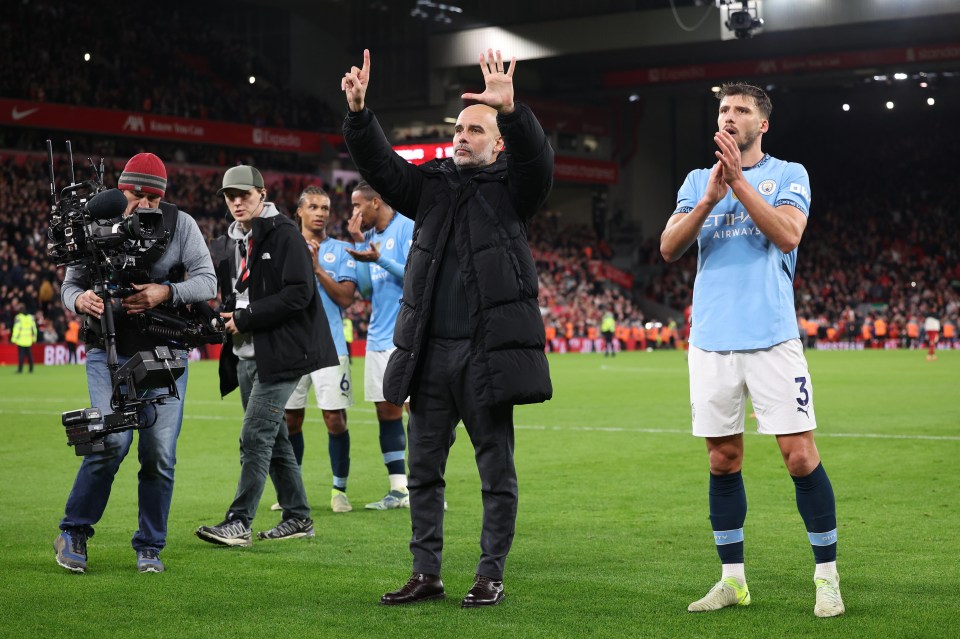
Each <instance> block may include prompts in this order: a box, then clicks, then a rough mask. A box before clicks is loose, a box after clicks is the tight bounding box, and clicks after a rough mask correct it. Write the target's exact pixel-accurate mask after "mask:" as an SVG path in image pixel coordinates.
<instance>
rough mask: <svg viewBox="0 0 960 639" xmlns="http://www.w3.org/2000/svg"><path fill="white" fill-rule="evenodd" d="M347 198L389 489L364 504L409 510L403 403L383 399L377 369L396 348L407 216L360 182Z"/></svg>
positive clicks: (408, 238) (367, 380)
mask: <svg viewBox="0 0 960 639" xmlns="http://www.w3.org/2000/svg"><path fill="white" fill-rule="evenodd" d="M351 200H352V202H353V217H352V218H350V223H349V224H348V227H347V228H348V229H349V231H350V235H351V237H352V239H353V241H354V243H355V248H354V249H353V250H351V249H348V252H349V253H350V255H352V256H353V257H354V258H356V260H357V262H358V264H357V275H358V279H359V284H360V293H361V295H363V296H364V297H365V298H369V299H370V307H371V313H370V324H369V326H368V328H367V353H366V358H365V362H364V374H363V380H364V399H366V400H367V401H369V402H374V404H375V405H376V407H377V421H379V422H380V451H381V452H382V453H383V463H384V464H385V465H386V467H387V475H388V476H389V479H390V490H389V492H387V494H386V495H385V496H384V497H383V499H381V500H380V501H375V502H373V503H370V504H367V506H366V507H367V509H369V510H390V509H393V508H409V507H410V493H409V492H408V491H407V471H406V465H405V456H406V453H405V451H406V448H407V437H406V433H405V432H404V429H403V407H401V406H397V405H395V404H391V403H390V402H388V401H386V400H385V399H384V396H383V373H384V371H385V370H386V368H387V362H388V361H389V359H390V354H391V353H392V352H393V351H394V350H396V347H395V346H394V345H393V329H394V325H395V324H396V323H397V315H398V314H399V313H400V297H401V296H402V295H403V268H404V265H405V264H406V263H407V254H408V253H409V252H410V247H411V246H412V245H413V220H411V219H409V218H406V217H404V216H403V215H401V214H399V213H398V212H397V211H395V210H393V208H392V207H391V206H390V205H389V204H387V203H386V202H384V201H383V199H382V198H381V197H380V194H379V193H377V192H376V191H374V190H373V188H372V187H371V186H370V185H369V184H367V183H366V182H365V181H361V182H360V183H359V184H357V186H356V188H355V189H354V190H353V194H352V195H351Z"/></svg>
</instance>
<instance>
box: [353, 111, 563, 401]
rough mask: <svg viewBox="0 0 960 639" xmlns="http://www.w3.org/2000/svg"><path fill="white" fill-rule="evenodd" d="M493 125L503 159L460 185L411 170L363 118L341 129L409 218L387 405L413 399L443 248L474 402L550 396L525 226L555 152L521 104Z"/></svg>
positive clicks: (548, 179)
mask: <svg viewBox="0 0 960 639" xmlns="http://www.w3.org/2000/svg"><path fill="white" fill-rule="evenodd" d="M497 125H498V127H499V129H500V133H501V135H502V136H503V139H504V142H505V145H506V149H507V151H505V152H503V153H501V154H500V156H499V157H498V158H497V160H496V162H494V163H493V164H491V165H489V166H487V167H485V168H483V169H481V170H480V171H478V172H476V174H474V175H473V176H472V177H471V179H470V180H469V181H467V182H466V183H465V184H461V181H460V177H459V175H458V174H457V168H456V166H455V165H454V163H453V160H452V159H444V160H434V161H431V162H428V163H426V164H423V165H421V166H419V167H415V166H413V165H411V164H408V163H407V162H405V161H404V160H403V159H402V158H400V156H398V155H397V154H396V153H394V152H393V150H392V149H391V148H390V144H389V143H388V142H387V139H386V137H385V136H384V134H383V130H382V129H381V128H380V124H379V123H378V122H377V120H376V118H375V117H374V116H373V113H372V112H370V111H369V110H366V109H365V110H364V111H361V112H360V113H356V114H350V115H348V116H347V119H346V121H345V122H344V126H343V133H344V139H345V140H346V143H347V147H348V148H349V149H350V154H351V155H352V156H353V160H354V162H355V163H356V165H357V167H358V169H359V170H360V174H361V175H363V177H364V179H366V180H367V181H368V182H369V183H370V185H371V186H373V188H374V189H376V190H377V191H378V192H379V193H380V195H381V196H383V198H384V200H386V202H387V203H389V204H390V205H391V206H393V207H394V208H395V209H397V210H398V211H400V212H401V213H402V214H405V215H407V216H408V217H409V216H411V215H414V214H415V215H416V217H415V218H414V221H415V225H414V232H413V247H412V248H411V249H410V255H409V256H408V257H407V265H406V269H405V271H404V280H403V299H402V300H401V302H400V303H401V308H400V315H399V317H398V318H397V325H396V328H395V330H394V338H393V341H394V343H395V344H396V346H397V350H396V351H395V352H394V353H393V355H392V356H391V357H390V363H389V364H388V365H387V370H386V374H385V376H384V381H383V389H384V395H385V397H386V399H387V400H388V401H390V402H393V403H396V404H399V403H402V402H403V400H404V398H406V397H407V396H409V395H414V396H415V393H416V377H417V376H416V373H417V364H418V361H419V358H420V353H421V351H422V348H423V345H424V339H425V335H426V334H427V333H426V330H427V322H428V321H429V319H430V308H431V303H432V301H433V297H434V286H435V285H436V282H437V275H438V273H439V267H440V259H441V258H442V256H443V252H444V248H445V247H446V243H447V242H448V241H453V242H456V249H457V259H458V261H459V263H460V276H461V278H462V281H463V284H464V288H465V290H466V295H467V304H468V306H469V314H470V329H471V341H472V358H471V362H470V365H471V366H472V367H474V370H473V372H474V373H475V375H474V376H473V377H474V379H476V380H477V387H476V389H475V393H476V397H477V398H478V399H479V401H480V403H481V404H482V405H484V406H494V405H505V404H532V403H536V402H543V401H546V400H548V399H550V397H551V396H552V395H553V388H552V386H551V384H550V371H549V368H548V366H547V358H546V355H544V345H545V342H546V338H545V336H544V330H543V320H542V319H541V317H540V308H539V305H538V303H537V292H538V284H537V271H536V267H535V265H534V261H533V256H532V255H531V253H530V246H529V245H528V243H527V227H526V221H527V220H528V219H529V218H530V217H531V216H533V214H534V213H536V212H537V211H538V210H539V209H540V207H541V206H542V205H543V203H544V201H545V200H546V198H547V195H548V194H549V193H550V188H551V186H552V184H553V149H552V148H551V147H550V145H549V143H548V142H547V140H546V137H545V136H544V134H543V129H542V128H541V127H540V123H539V122H537V119H536V118H535V117H534V115H533V113H532V112H531V111H530V109H529V108H527V107H526V106H524V105H522V104H519V103H518V104H517V105H516V110H515V111H514V112H513V113H511V114H510V115H508V116H506V117H501V116H498V117H497ZM454 220H456V224H455V225H453V224H452V222H453V221H454ZM451 228H455V229H456V232H455V233H454V234H451V233H450V229H451Z"/></svg>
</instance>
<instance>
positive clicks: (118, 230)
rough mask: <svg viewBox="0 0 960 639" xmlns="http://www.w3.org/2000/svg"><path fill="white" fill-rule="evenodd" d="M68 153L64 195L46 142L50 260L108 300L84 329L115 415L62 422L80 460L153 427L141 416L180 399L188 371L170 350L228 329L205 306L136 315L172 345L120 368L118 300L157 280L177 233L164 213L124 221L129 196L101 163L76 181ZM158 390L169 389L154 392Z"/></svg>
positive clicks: (94, 412)
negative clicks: (153, 275) (80, 274)
mask: <svg viewBox="0 0 960 639" xmlns="http://www.w3.org/2000/svg"><path fill="white" fill-rule="evenodd" d="M67 154H68V158H69V162H70V182H71V183H70V185H69V186H67V187H65V188H64V189H63V190H61V191H60V193H59V196H58V194H57V190H56V179H55V174H54V166H53V145H52V144H51V142H50V140H47V158H48V162H49V169H50V199H51V202H52V207H51V211H50V227H49V229H48V231H47V237H48V240H49V242H48V244H47V254H48V255H49V256H50V257H51V258H52V259H53V260H54V262H55V263H56V264H57V266H74V267H80V268H84V269H85V270H86V272H87V273H88V275H89V279H90V285H91V289H92V290H93V291H94V292H95V293H96V294H97V295H98V296H100V298H101V299H103V303H104V312H103V314H102V315H101V317H100V322H99V326H97V325H92V324H89V323H88V324H86V325H85V327H84V330H85V333H86V337H87V341H88V343H90V342H91V341H95V342H96V345H97V346H98V347H99V346H102V347H103V348H104V350H105V351H106V352H107V366H108V368H109V369H110V375H111V383H112V387H113V393H112V396H111V399H110V408H111V411H112V412H111V413H110V414H107V415H105V414H104V411H103V410H102V408H99V407H92V408H82V409H78V410H73V411H67V412H65V413H63V414H62V416H61V421H62V423H63V426H64V428H65V429H66V431H67V444H68V445H70V446H74V447H75V450H76V453H77V455H89V454H90V453H94V452H99V451H102V450H104V449H105V443H104V439H103V438H104V437H106V436H107V435H109V434H111V433H116V432H121V431H125V430H131V429H142V428H149V427H151V426H152V425H153V423H154V422H155V421H156V418H155V417H154V419H152V420H150V419H148V418H147V417H146V415H149V413H150V412H151V411H149V410H143V409H147V408H149V407H152V406H156V405H157V404H162V403H163V402H164V400H167V399H170V398H176V399H179V394H178V392H177V385H176V383H177V379H179V377H180V376H181V375H183V373H184V371H185V367H184V364H183V363H182V362H181V361H180V360H179V359H177V358H176V357H175V356H174V355H173V353H172V352H171V348H183V349H190V348H192V347H194V346H199V345H200V344H214V343H220V342H222V341H223V336H224V324H223V321H222V319H221V318H220V317H219V316H218V315H217V314H216V313H215V312H214V311H213V309H211V308H210V307H209V306H208V305H207V304H204V303H197V304H192V305H191V306H190V308H186V307H173V306H166V305H161V306H158V307H156V308H152V309H150V310H147V311H145V312H143V313H138V314H136V315H135V316H134V320H135V324H136V328H137V330H139V331H140V332H142V333H144V334H146V335H151V336H154V337H157V338H160V339H161V340H162V341H164V342H166V344H167V345H166V346H157V347H155V348H153V349H152V350H143V351H140V352H138V353H135V354H134V355H133V356H132V357H130V358H129V359H128V360H127V362H125V363H124V364H123V365H122V366H121V365H120V363H119V358H118V355H117V346H116V330H115V324H114V313H115V312H120V313H123V312H124V311H123V309H122V307H121V306H120V301H121V300H122V299H123V298H124V297H127V296H128V295H132V294H133V293H135V290H134V289H133V288H132V285H133V284H144V283H147V282H150V281H153V280H151V279H150V277H149V270H150V266H151V265H152V264H153V262H155V261H156V259H157V258H158V257H159V256H160V255H162V254H163V252H164V250H165V249H166V246H167V242H168V241H169V239H170V235H171V231H170V230H169V228H168V225H167V224H166V223H165V219H164V213H163V212H162V211H161V210H160V209H154V208H139V209H137V210H136V211H134V212H133V213H132V214H131V215H129V216H124V213H125V211H126V209H127V206H128V201H127V197H126V196H125V195H124V194H123V192H121V191H118V190H117V189H107V188H106V187H105V186H104V184H103V160H102V159H101V160H100V166H99V168H98V167H97V166H96V165H95V164H93V162H92V161H90V164H91V166H92V168H93V174H94V175H93V179H91V180H87V181H84V182H79V183H78V182H76V179H75V176H74V171H73V152H72V149H71V147H70V142H69V141H68V142H67ZM161 206H166V205H163V204H162V205H161ZM169 275H170V279H173V278H176V277H179V278H182V276H183V273H182V272H180V273H179V274H177V273H170V274H169ZM173 281H179V280H173ZM88 321H89V320H88ZM155 389H164V390H163V391H162V392H159V393H150V392H149V391H153V390H155ZM147 394H150V395H151V396H150V397H147V396H146V395H147ZM154 415H155V412H154Z"/></svg>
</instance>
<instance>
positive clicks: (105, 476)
mask: <svg viewBox="0 0 960 639" xmlns="http://www.w3.org/2000/svg"><path fill="white" fill-rule="evenodd" d="M174 353H175V354H176V356H177V357H178V358H179V359H180V360H181V361H182V362H183V363H184V365H186V363H187V353H186V351H179V350H178V351H174ZM119 359H120V364H121V365H122V364H123V363H124V362H126V361H127V359H128V358H126V357H120V358H119ZM87 387H88V389H89V391H90V405H91V406H95V407H97V408H99V409H100V410H102V411H103V414H104V415H108V414H110V413H112V412H113V411H112V409H111V408H110V397H111V394H112V391H113V385H112V383H111V381H110V369H109V368H107V353H106V351H103V350H101V349H93V350H89V351H87ZM165 390H166V389H163V388H157V389H153V390H150V391H147V393H146V394H147V396H148V397H155V396H157V395H160V394H162V393H163V392H164V391H165ZM177 392H178V393H179V394H180V399H179V400H177V399H168V400H166V401H165V402H164V404H162V405H154V406H147V407H145V408H142V409H141V411H140V412H141V415H144V416H145V418H146V419H147V421H148V422H149V421H151V420H153V418H154V416H156V422H155V423H154V424H153V426H151V427H150V428H146V429H143V430H140V431H137V432H139V433H140V437H139V441H138V444H137V455H138V457H139V459H140V472H139V473H138V475H137V477H138V480H139V484H138V503H139V519H138V522H139V525H140V528H139V530H137V532H135V533H134V535H133V547H134V548H135V549H137V550H143V549H148V548H149V549H153V550H157V551H159V550H162V549H163V547H164V546H165V545H166V544H167V516H168V515H169V514H170V500H171V498H172V497H173V466H174V464H176V461H177V436H178V435H179V434H180V425H181V423H182V422H183V400H184V399H185V398H186V394H187V371H186V370H185V371H184V372H183V375H181V376H180V379H178V380H177ZM133 433H134V431H132V430H127V431H123V432H122V433H111V434H109V435H107V436H106V437H105V438H104V442H105V444H106V448H105V450H104V451H103V452H99V453H93V454H91V455H87V456H86V457H84V458H83V462H82V463H81V464H80V470H79V471H78V472H77V478H76V479H75V480H74V482H73V490H71V491H70V497H68V498H67V506H66V508H65V509H64V515H63V519H62V520H61V521H60V530H71V529H78V530H81V531H82V532H84V533H85V534H86V535H87V536H88V537H92V536H93V525H94V524H96V523H97V522H98V521H100V518H101V517H102V516H103V511H104V510H105V509H106V507H107V500H109V499H110V489H111V487H112V486H113V478H114V477H115V476H116V474H117V471H118V470H119V469H120V462H122V461H123V458H124V457H126V456H127V452H128V451H129V450H130V444H131V443H132V442H133Z"/></svg>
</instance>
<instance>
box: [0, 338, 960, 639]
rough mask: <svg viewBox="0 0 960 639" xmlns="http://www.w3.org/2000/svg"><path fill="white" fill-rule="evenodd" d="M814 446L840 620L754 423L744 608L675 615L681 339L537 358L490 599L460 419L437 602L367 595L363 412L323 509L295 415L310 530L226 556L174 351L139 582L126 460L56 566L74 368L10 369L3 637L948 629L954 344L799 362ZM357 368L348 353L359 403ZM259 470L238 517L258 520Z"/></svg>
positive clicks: (230, 410) (378, 573)
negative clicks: (934, 354) (85, 541)
mask: <svg viewBox="0 0 960 639" xmlns="http://www.w3.org/2000/svg"><path fill="white" fill-rule="evenodd" d="M809 361H810V367H811V373H812V377H813V382H814V388H815V402H816V411H817V418H818V422H819V429H818V431H817V442H818V445H819V448H820V451H821V454H822V456H823V459H824V465H825V467H826V469H827V471H828V472H829V474H830V477H831V480H832V482H833V485H834V489H835V492H836V497H837V508H838V528H839V568H840V574H841V588H842V592H843V596H844V599H845V603H846V606H847V614H846V615H845V616H844V617H841V618H836V619H817V618H815V617H814V615H813V604H814V586H813V582H812V576H813V558H812V554H811V551H810V546H809V544H808V542H807V538H806V534H805V531H804V528H803V523H802V521H801V519H800V516H799V515H798V513H797V510H796V503H795V500H794V488H793V483H792V482H791V481H790V478H789V476H788V475H787V473H786V471H785V469H784V466H783V462H782V460H781V458H780V455H779V453H778V451H777V448H776V444H775V442H774V440H773V439H772V438H769V437H764V436H758V435H756V434H755V430H756V429H755V421H754V420H752V419H748V422H747V433H748V435H747V437H746V457H745V467H744V481H745V483H746V487H747V497H748V501H749V514H748V516H747V522H746V526H745V533H746V558H747V565H746V569H747V579H748V583H749V585H750V590H751V594H752V596H753V603H752V605H750V606H749V607H747V608H736V609H726V610H721V611H718V612H713V613H700V614H690V613H688V612H686V607H687V604H688V603H689V602H690V601H693V600H695V599H698V598H700V597H701V596H702V595H703V594H704V593H705V592H706V591H707V589H709V588H710V586H712V585H713V584H714V583H715V582H716V581H717V579H719V573H720V570H719V562H718V559H717V556H716V551H715V549H714V546H713V543H712V535H711V528H710V522H709V519H708V507H707V483H708V470H707V459H706V454H705V450H704V445H703V443H702V442H701V441H700V440H698V439H695V438H694V437H692V436H691V435H690V433H689V431H690V414H689V413H690V409H689V399H688V387H687V371H686V363H685V360H684V356H683V353H681V352H657V353H625V354H621V355H619V356H617V357H616V358H613V359H605V358H603V357H602V356H601V355H599V354H592V355H574V354H568V355H561V356H552V357H551V359H550V364H551V372H552V375H553V381H554V389H555V392H554V397H555V399H554V400H552V401H550V402H548V403H546V404H542V405H536V406H529V407H520V408H518V409H517V411H516V424H517V430H516V462H517V470H518V475H519V482H520V509H519V517H518V522H517V535H516V539H515V541H514V546H513V550H512V552H511V554H510V557H509V559H508V562H507V567H506V576H505V586H506V592H507V597H506V599H505V600H504V602H503V603H502V604H501V605H500V606H497V607H495V608H491V609H478V610H462V609H460V608H459V603H460V598H461V597H462V596H463V595H464V594H465V593H466V591H467V590H468V589H469V587H470V585H471V583H472V577H473V573H474V570H475V567H476V561H477V558H478V554H479V548H478V540H479V533H480V521H481V504H480V491H479V479H478V477H477V471H476V466H475V464H474V461H473V457H472V447H471V446H470V443H469V439H468V437H467V435H466V433H465V432H464V431H463V429H462V428H459V429H458V441H457V443H456V445H455V446H454V448H453V450H452V452H451V456H450V461H449V463H448V466H447V500H448V502H449V511H448V512H447V514H446V518H445V542H446V545H445V549H444V574H443V579H444V583H445V585H446V589H447V593H448V595H447V599H446V600H444V601H438V602H430V603H425V604H419V605H416V606H412V607H382V606H380V605H378V601H379V598H380V595H381V594H382V593H383V592H385V591H388V590H393V589H395V588H397V587H399V586H400V585H401V584H402V583H403V582H404V581H405V580H406V578H407V577H408V576H409V573H410V555H409V552H408V550H407V543H408V540H409V534H410V523H409V511H407V510H402V511H388V512H373V511H365V510H364V509H363V505H364V504H365V503H367V502H370V501H374V500H376V499H379V498H380V497H381V496H382V495H383V493H384V492H385V491H386V488H387V482H386V477H385V474H386V473H385V470H384V467H383V464H382V462H381V460H380V452H379V445H378V442H377V427H376V417H375V413H374V411H373V407H372V405H371V404H367V403H365V402H363V401H358V403H357V405H356V406H355V407H354V408H353V409H351V410H350V411H349V426H350V432H351V442H352V454H351V458H352V461H351V463H352V466H351V477H350V485H349V495H350V498H351V500H352V502H353V505H354V511H353V512H351V513H347V514H337V515H334V514H333V513H332V512H331V511H330V509H329V494H330V470H329V462H328V458H327V442H326V431H325V429H324V427H323V422H322V419H321V417H320V413H319V411H318V410H316V409H313V408H309V409H308V410H307V423H306V426H305V434H306V458H305V461H304V480H305V484H306V487H307V494H308V497H309V498H310V501H311V503H312V505H313V508H314V515H313V517H314V520H315V522H316V533H317V536H316V538H314V539H309V540H304V539H298V540H290V541H279V542H258V541H256V540H255V541H254V543H253V546H252V547H251V548H224V547H217V546H211V545H209V544H206V543H204V542H202V541H200V540H199V539H197V538H196V537H195V536H194V534H193V533H194V530H195V529H196V528H197V526H199V525H203V524H215V523H219V521H220V520H221V519H222V518H223V514H224V511H225V509H226V508H227V506H228V505H229V503H230V501H231V498H232V497H233V493H234V490H235V488H236V482H237V477H238V473H239V463H238V460H239V456H238V449H237V437H238V433H239V428H240V419H241V410H240V400H239V396H238V395H237V394H233V395H230V396H228V397H227V398H226V399H224V400H221V399H220V397H219V395H218V392H217V382H216V364H215V363H213V362H197V363H194V364H191V367H190V373H189V374H190V380H189V391H188V398H187V401H186V408H185V419H184V425H183V430H182V433H181V435H180V440H179V448H178V459H179V461H178V464H177V471H176V472H177V480H176V489H175V491H174V499H173V506H172V509H171V513H170V521H169V537H168V545H167V548H166V549H165V550H164V551H163V553H162V555H161V557H162V558H163V560H164V562H165V564H166V566H167V571H166V572H165V573H164V574H145V575H141V574H138V573H137V572H136V568H135V556H134V553H133V550H132V549H131V547H130V537H131V535H132V533H133V531H134V530H135V529H136V526H137V520H136V472H137V462H136V457H135V456H136V454H135V449H134V450H133V451H131V455H130V458H128V459H127V460H126V461H125V462H124V464H123V466H122V467H121V469H120V473H119V475H118V476H117V479H116V482H115V483H114V489H113V494H112V496H111V499H110V503H109V506H108V507H107V511H106V513H105V515H104V518H103V520H102V521H101V522H100V523H99V525H97V526H96V536H95V537H94V538H93V539H91V540H90V542H89V547H88V556H89V570H88V572H87V574H85V575H76V574H71V573H68V572H67V571H65V570H63V569H62V568H59V567H58V566H57V565H56V563H55V561H54V553H53V546H52V543H53V540H54V537H55V536H56V535H57V532H58V530H57V523H58V521H59V519H60V517H61V516H62V513H63V506H64V502H65V500H66V497H67V494H68V492H69V490H70V487H71V485H72V482H73V478H74V476H75V473H76V470H77V467H78V465H79V463H80V458H78V457H76V456H75V455H74V454H73V450H72V449H70V448H68V447H67V446H66V445H65V443H66V438H65V435H64V431H63V428H62V427H61V425H60V412H61V411H64V410H70V409H76V408H81V407H85V406H87V405H88V399H87V395H86V385H85V378H84V375H83V370H82V368H80V367H66V366H56V367H44V366H38V367H37V369H36V372H35V373H34V374H33V375H27V374H23V375H15V374H14V369H13V368H12V367H9V366H7V367H2V368H0V375H4V376H6V380H7V381H6V382H5V383H4V384H3V392H2V396H0V424H2V426H0V432H2V438H0V600H2V606H0V636H3V637H69V638H71V639H81V638H85V637H98V638H99V637H110V638H115V637H177V638H180V637H205V638H209V637H270V638H277V637H284V636H295V637H390V638H404V637H409V638H413V639H417V638H421V637H424V638H430V639H433V638H437V639H442V638H446V637H455V638H458V639H462V638H466V637H476V636H496V637H730V638H742V639H750V638H753V637H812V638H813V637H815V638H818V639H819V638H823V637H843V638H844V639H851V638H859V637H863V638H877V637H918V638H919V637H924V638H926V637H957V636H960V621H958V619H957V611H958V601H960V534H958V530H960V512H958V508H957V500H958V493H960V488H958V487H960V481H958V480H960V464H958V459H960V401H958V400H960V392H958V382H960V352H946V353H941V354H940V359H939V360H938V361H936V362H927V361H925V359H924V353H923V352H920V351H896V352H870V351H867V352H817V353H811V354H809ZM362 367H363V363H362V360H361V359H358V360H355V361H354V373H353V379H354V381H355V383H356V387H355V393H356V396H357V397H358V398H362V397H363V392H362V388H361V384H362V380H363V374H362V371H363V368H362ZM273 501H274V492H273V489H272V487H270V485H269V483H268V487H267V489H266V491H265V493H264V497H263V501H262V502H261V506H260V511H259V513H258V516H257V518H256V520H255V521H254V523H253V529H254V531H259V530H265V529H267V528H269V527H272V526H273V525H275V524H276V522H277V521H278V513H274V512H270V510H269V505H270V504H271V503H273Z"/></svg>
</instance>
